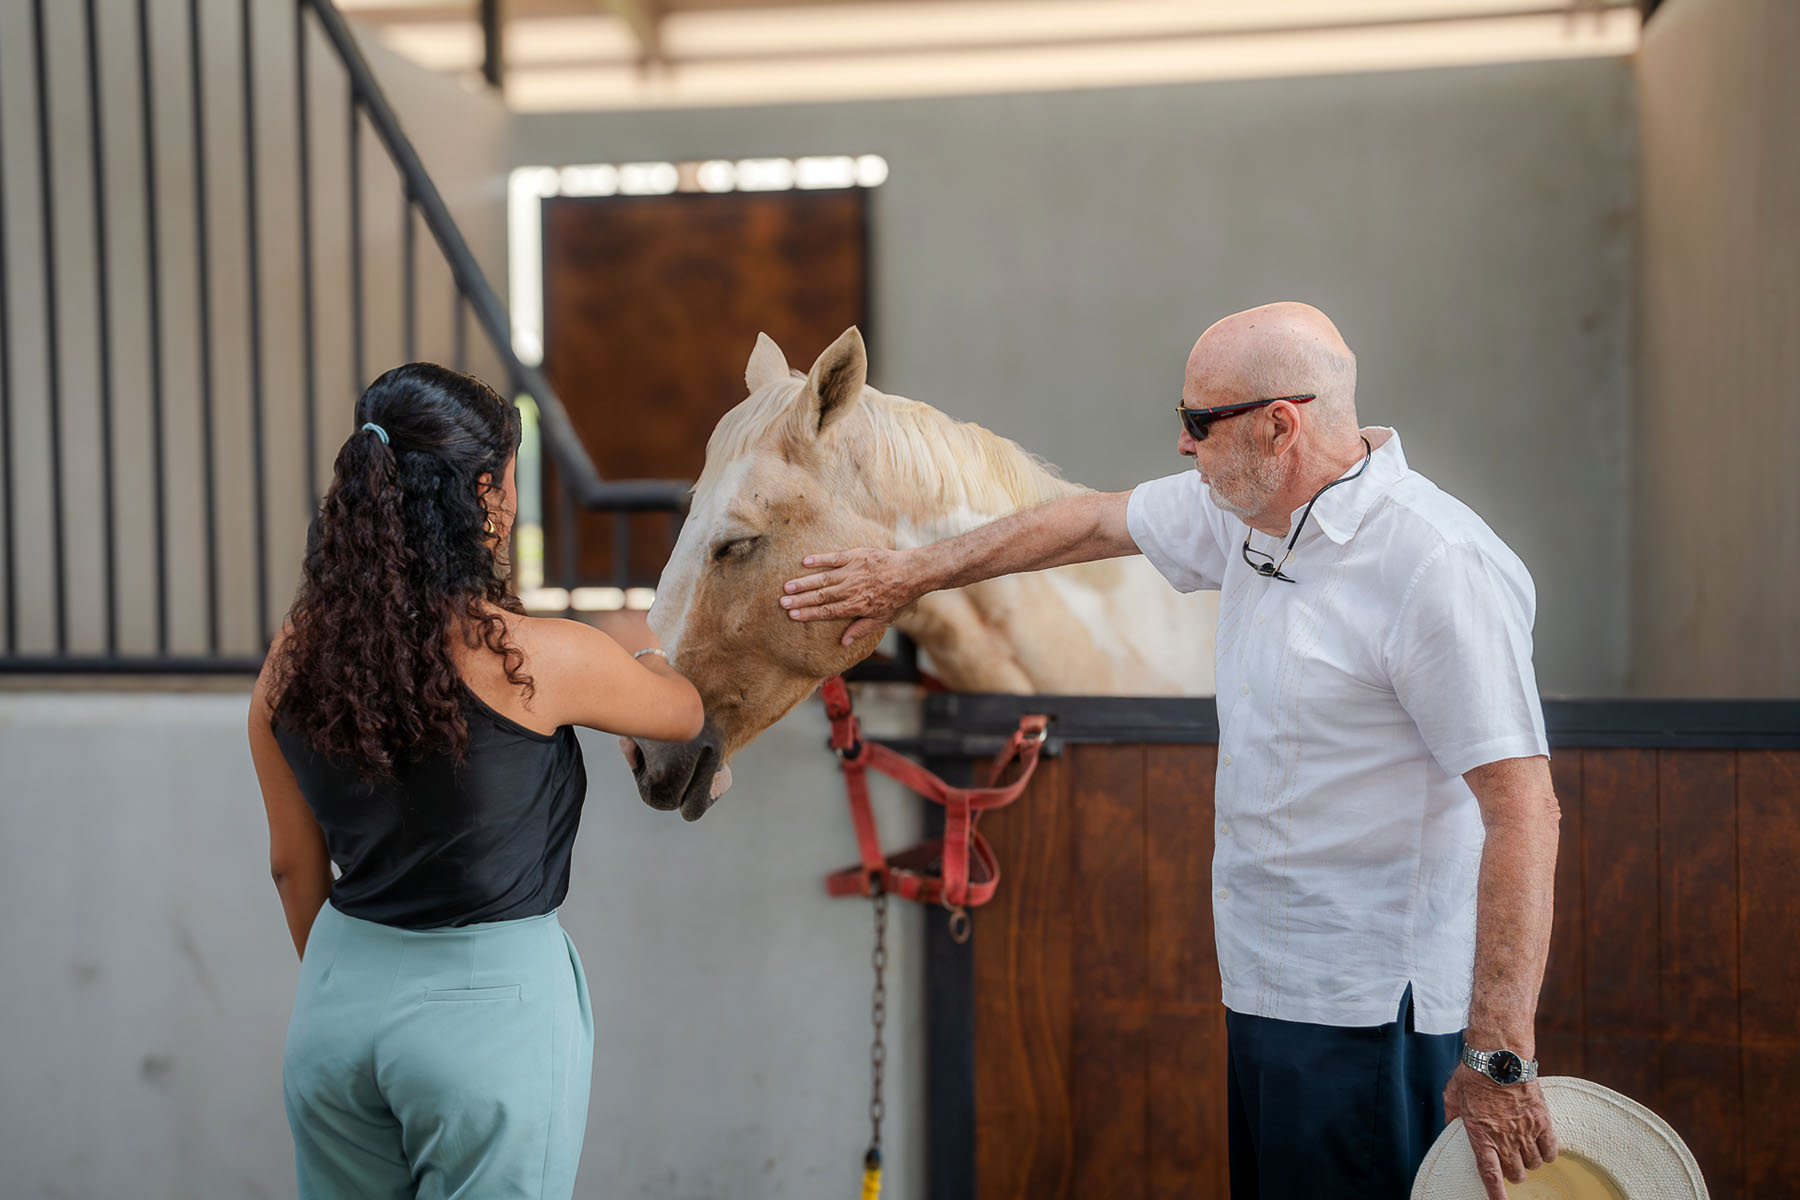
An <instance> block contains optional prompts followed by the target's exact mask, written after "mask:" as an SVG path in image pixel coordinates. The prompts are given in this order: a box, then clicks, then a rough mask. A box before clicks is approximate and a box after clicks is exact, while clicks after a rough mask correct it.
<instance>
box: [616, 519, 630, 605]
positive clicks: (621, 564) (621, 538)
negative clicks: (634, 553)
mask: <svg viewBox="0 0 1800 1200" xmlns="http://www.w3.org/2000/svg"><path fill="white" fill-rule="evenodd" d="M612 527H613V537H612V542H613V545H612V551H613V569H612V577H613V586H614V587H619V588H628V587H630V586H631V514H630V513H629V512H627V511H625V510H624V509H622V508H618V509H614V510H613V515H612Z"/></svg>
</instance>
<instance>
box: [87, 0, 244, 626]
mask: <svg viewBox="0 0 1800 1200" xmlns="http://www.w3.org/2000/svg"><path fill="white" fill-rule="evenodd" d="M88 2H89V3H90V4H91V3H92V2H93V0H88ZM238 12H239V13H240V15H241V19H240V21H239V22H238V45H239V48H240V56H241V58H242V59H243V63H242V67H243V72H242V79H243V87H244V240H245V243H246V245H245V250H246V251H248V254H247V256H246V263H245V265H246V267H247V268H248V274H249V285H250V306H249V308H250V311H249V314H248V315H249V320H250V462H251V470H252V473H253V477H252V479H251V481H250V489H251V494H252V496H253V497H254V500H253V507H254V508H255V521H256V534H255V545H256V588H255V595H256V637H257V645H259V646H262V647H266V646H268V644H269V640H270V639H269V499H268V492H269V485H268V478H267V476H268V471H267V469H266V467H267V463H266V461H265V459H266V457H267V449H266V448H265V446H264V440H263V340H262V227H261V225H260V224H259V223H258V221H257V187H256V143H257V128H256V89H255V87H253V86H252V83H251V66H252V64H253V63H254V62H255V59H256V48H255V45H254V38H253V34H254V29H253V28H252V26H251V24H250V0H239V4H238Z"/></svg>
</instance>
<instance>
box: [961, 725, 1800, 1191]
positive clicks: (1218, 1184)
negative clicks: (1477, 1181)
mask: <svg viewBox="0 0 1800 1200" xmlns="http://www.w3.org/2000/svg"><path fill="white" fill-rule="evenodd" d="M1215 753H1216V752H1215V750H1214V748H1213V747H1211V746H1148V747H1144V746H1123V745H1121V746H1077V747H1073V748H1072V749H1071V750H1070V751H1069V753H1068V756H1067V757H1065V758H1063V759H1061V760H1051V761H1050V762H1049V763H1048V764H1047V765H1046V767H1045V768H1044V770H1045V772H1046V774H1045V775H1043V776H1041V777H1040V779H1039V781H1038V782H1037V783H1036V784H1035V785H1034V788H1033V793H1032V794H1030V795H1027V796H1026V797H1023V798H1022V799H1021V800H1020V802H1019V804H1018V805H1015V806H1014V808H1013V809H1011V810H1007V811H1006V812H1005V813H1002V814H996V816H995V818H992V819H991V821H990V824H991V828H992V829H993V831H994V832H995V835H996V838H997V840H996V846H997V847H998V848H999V850H1000V854H1001V859H1002V869H1003V871H1005V872H1006V876H1005V881H1004V882H1003V883H1002V884H1001V888H1000V895H999V897H998V898H997V899H996V901H995V903H994V906H993V907H991V908H990V909H988V910H986V911H985V912H983V913H982V914H980V915H979V916H978V918H977V946H978V950H977V961H978V968H977V979H978V982H977V991H978V1032H977V1054H978V1057H979V1058H980V1060H981V1065H980V1066H979V1067H978V1071H977V1080H978V1106H979V1107H978V1112H979V1114H980V1115H979V1117H978V1122H979V1130H980V1136H981V1139H982V1144H981V1148H980V1162H981V1168H980V1169H981V1172H982V1174H981V1177H980V1193H979V1194H980V1195H981V1196H982V1197H984V1198H985V1200H999V1198H1001V1197H1005V1198H1007V1200H1012V1198H1014V1197H1031V1198H1033V1200H1035V1198H1036V1197H1039V1196H1043V1197H1070V1198H1072V1200H1079V1198H1081V1197H1086V1196H1101V1197H1106V1198H1108V1200H1111V1198H1112V1197H1121V1198H1135V1197H1146V1196H1147V1197H1177V1196H1178V1197H1212V1196H1223V1195H1225V1190H1226V1187H1227V1182H1226V1179H1227V1164H1226V1146H1225V1108H1224V1105H1225V1079H1224V1075H1225V1038H1224V1014H1223V1009H1222V1008H1221V1007H1220V1005H1219V1001H1218V996H1219V993H1218V966H1217V960H1216V958H1215V956H1214V948H1213V940H1212V922H1211V905H1210V902H1209V900H1208V897H1209V896H1210V894H1211V854H1212V844H1213V840H1214V839H1215V838H1216V837H1219V836H1229V834H1225V833H1221V831H1220V830H1219V829H1218V826H1217V823H1216V820H1215V818H1214V816H1213V812H1212V780H1213V766H1214V756H1215ZM1551 769H1552V776H1553V779H1554V782H1555V786H1556V789H1557V795H1558V797H1559V799H1560V800H1561V803H1562V808H1563V823H1562V839H1561V844H1560V847H1559V851H1558V866H1557V885H1556V887H1557V911H1556V918H1555V927H1554V929H1553V932H1552V943H1551V954H1550V962H1549V966H1548V970H1547V971H1546V974H1545V981H1544V991H1543V994H1542V998H1541V1002H1540V1006H1539V1039H1538V1044H1539V1056H1540V1058H1542V1059H1543V1060H1544V1066H1545V1070H1546V1072H1547V1073H1549V1074H1554V1075H1579V1076H1584V1077H1586V1078H1590V1079H1594V1080H1597V1081H1598V1082H1601V1083H1604V1084H1607V1085H1608V1086H1610V1087H1614V1088H1617V1089H1618V1090H1619V1091H1622V1092H1624V1093H1625V1094H1627V1095H1629V1096H1632V1097H1634V1098H1636V1099H1638V1100H1641V1101H1643V1102H1644V1103H1646V1104H1648V1105H1650V1106H1651V1107H1652V1108H1654V1109H1656V1110H1657V1111H1658V1112H1660V1113H1661V1114H1662V1115H1663V1116H1664V1117H1665V1118H1666V1119H1667V1120H1668V1121H1669V1123H1670V1124H1671V1125H1672V1126H1673V1127H1674V1128H1675V1129H1676V1131H1677V1132H1678V1133H1680V1134H1681V1136H1682V1137H1683V1139H1684V1140H1685V1141H1686V1142H1687V1143H1688V1145H1689V1147H1690V1148H1691V1149H1692V1150H1693V1151H1694V1154H1695V1157H1696V1158H1697V1159H1698V1160H1699V1162H1700V1164H1701V1168H1702V1170H1703V1171H1704V1172H1705V1174H1706V1178H1707V1182H1708V1185H1709V1187H1710V1188H1711V1191H1712V1194H1713V1196H1714V1197H1715V1200H1736V1198H1739V1197H1752V1198H1756V1200H1763V1198H1768V1200H1774V1198H1775V1197H1782V1198H1784V1200H1786V1198H1791V1197H1794V1196H1800V1100H1796V1099H1795V1097H1794V1093H1793V1086H1792V1085H1793V1080H1794V1079H1796V1078H1800V900H1797V899H1796V898H1795V895H1796V891H1795V888H1794V879H1795V878H1796V876H1797V875H1800V752H1795V751H1754V752H1753V751H1696V750H1662V751H1657V750H1621V749H1585V750H1562V751H1559V752H1558V753H1557V755H1556V756H1555V758H1553V760H1552V764H1551ZM1040 796H1041V797H1042V800H1040V799H1039V797H1040ZM1052 796H1053V797H1054V799H1053V800H1052V799H1051V797H1052ZM990 988H993V989H1001V990H1002V991H1003V994H1002V995H1000V996H999V997H998V998H995V997H990V996H989V995H987V994H986V993H987V991H988V990H989V989H990ZM1015 1025H1016V1026H1019V1027H1018V1028H1014V1026H1015ZM1059 1088H1060V1089H1061V1092H1060V1094H1059V1093H1058V1092H1057V1089H1059ZM990 1110H991V1111H990ZM1002 1139H1004V1144H1001V1140H1002Z"/></svg>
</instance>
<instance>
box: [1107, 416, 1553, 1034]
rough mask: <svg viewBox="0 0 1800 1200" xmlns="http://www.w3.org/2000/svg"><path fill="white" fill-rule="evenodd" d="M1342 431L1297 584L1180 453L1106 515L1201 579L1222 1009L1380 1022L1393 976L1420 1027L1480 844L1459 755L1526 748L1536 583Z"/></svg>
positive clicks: (1457, 515)
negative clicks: (1214, 756)
mask: <svg viewBox="0 0 1800 1200" xmlns="http://www.w3.org/2000/svg"><path fill="white" fill-rule="evenodd" d="M1363 436H1365V437H1367V438H1368V439H1369V441H1370V443H1371V444H1372V445H1373V446H1374V452H1373V454H1372V456H1371V457H1370V461H1369V464H1368V468H1367V470H1365V471H1364V472H1363V474H1362V475H1361V476H1360V477H1358V478H1356V479H1352V480H1349V481H1348V482H1345V483H1342V484H1339V485H1338V486H1336V487H1333V488H1331V489H1329V490H1328V491H1326V492H1325V493H1324V494H1323V495H1321V496H1320V497H1319V499H1318V503H1317V504H1316V505H1314V507H1313V510H1312V514H1311V516H1310V517H1309V518H1308V520H1307V522H1306V526H1305V528H1304V529H1303V530H1302V532H1301V535H1300V540H1299V541H1298V542H1297V543H1296V544H1295V546H1294V554H1293V557H1292V558H1290V559H1288V561H1287V565H1286V566H1285V567H1284V568H1283V572H1284V573H1285V574H1287V575H1289V576H1292V577H1293V579H1295V580H1296V581H1297V582H1294V583H1288V582H1284V581H1282V580H1277V579H1271V578H1268V577H1266V576H1263V575H1259V574H1258V573H1257V572H1256V571H1254V570H1253V569H1252V568H1251V567H1250V565H1249V564H1248V563H1246V562H1245V560H1244V557H1243V554H1242V550H1241V548H1242V546H1243V543H1244V538H1245V536H1246V535H1248V536H1249V538H1250V545H1251V548H1252V549H1253V550H1261V551H1264V552H1265V553H1267V554H1269V555H1272V556H1273V558H1274V559H1275V561H1277V562H1279V561H1280V560H1281V558H1282V556H1283V555H1284V554H1285V553H1286V547H1287V537H1285V536H1284V537H1282V538H1274V537H1271V536H1269V535H1267V534H1263V533H1257V532H1253V531H1252V530H1251V529H1250V528H1249V527H1248V526H1247V525H1246V524H1245V523H1244V522H1243V521H1242V520H1240V519H1239V518H1237V517H1235V516H1232V515H1231V514H1229V513H1226V512H1225V511H1223V510H1222V509H1220V508H1219V507H1218V505H1217V504H1215V503H1214V502H1213V499H1212V494H1211V489H1210V488H1208V487H1207V485H1206V484H1205V483H1203V482H1202V481H1201V479H1200V473H1199V472H1198V471H1193V470H1189V471H1184V472H1182V473H1181V474H1179V475H1171V476H1169V477H1168V478H1166V479H1157V480H1152V481H1150V482H1148V483H1144V484H1141V485H1139V486H1138V487H1137V488H1136V489H1135V490H1134V491H1133V492H1132V494H1131V499H1130V502H1129V505H1128V507H1127V512H1126V523H1127V527H1128V529H1129V530H1130V533H1131V537H1132V540H1133V541H1135V542H1136V543H1137V545H1138V548H1139V549H1140V550H1141V551H1143V553H1144V555H1145V556H1146V557H1147V558H1148V559H1149V560H1150V562H1151V563H1152V564H1154V565H1155V567H1156V569H1157V570H1158V571H1160V572H1162V574H1163V576H1164V577H1165V578H1167V579H1168V581H1169V582H1170V583H1171V584H1173V585H1174V586H1175V587H1176V588H1178V589H1180V590H1181V591H1184V592H1191V591H1198V590H1201V589H1205V588H1218V589H1220V593H1221V594H1220V598H1219V630H1218V638H1217V643H1216V644H1217V652H1216V653H1217V678H1218V706H1219V766H1218V778H1217V787H1216V791H1215V799H1214V810H1215V813H1216V818H1215V820H1216V826H1215V829H1214V845H1215V849H1214V852H1213V878H1212V907H1213V927H1214V931H1215V938H1216V941H1217V943H1218V952H1219V974H1220V978H1221V981H1222V983H1223V987H1224V1000H1225V1005H1226V1007H1228V1008H1230V1009H1232V1010H1233V1011H1235V1012H1240V1013H1246V1014H1251V1015H1254V1016H1261V1017H1274V1018H1278V1019H1281V1020H1287V1021H1306V1022H1311V1023H1314V1024H1322V1025H1337V1026H1349V1027H1353V1026H1369V1025H1380V1024H1384V1023H1386V1022H1388V1021H1392V1020H1393V1019H1394V1014H1395V1012H1396V1010H1397V1009H1398V1007H1399V1004H1400V998H1401V995H1402V993H1403V992H1404V991H1405V989H1406V986H1407V984H1409V983H1410V984H1412V986H1413V1004H1414V1022H1415V1026H1416V1028H1417V1029H1418V1030H1419V1032H1421V1033H1454V1032H1457V1031H1459V1030H1461V1029H1462V1028H1463V1026H1464V1024H1465V1023H1466V1021H1467V1019H1468V1009H1469V997H1470V991H1471V986H1472V980H1473V973H1474V959H1475V889H1476V875H1477V870H1478V867H1479V865H1480V859H1481V848H1482V841H1483V827H1482V822H1481V813H1480V809H1479V808H1478V806H1477V805H1476V802H1475V797H1474V794H1473V793H1472V792H1471V791H1470V790H1469V787H1468V785H1467V784H1466V783H1464V782H1463V780H1462V775H1463V773H1464V772H1465V771H1468V770H1471V769H1472V768H1474V767H1478V766H1481V765H1483V764H1484V763H1490V762H1496V761H1499V760H1501V759H1507V758H1522V757H1528V756H1531V755H1539V754H1547V753H1548V752H1549V751H1548V745H1547V742H1546V740H1545V736H1544V718H1543V709H1542V706H1541V705H1540V703H1539V701H1538V692H1537V680H1536V676H1535V674H1534V672H1533V670H1532V664H1531V628H1532V622H1533V619H1534V616H1535V611H1536V604H1537V601H1536V594H1535V590H1534V589H1533V587H1532V583H1531V576H1530V575H1529V574H1528V573H1527V572H1526V570H1525V566H1524V564H1523V563H1521V562H1520V561H1519V559H1518V556H1517V555H1515V554H1514V553H1513V552H1512V551H1511V550H1510V549H1508V548H1507V546H1506V544H1505V543H1504V542H1502V541H1501V540H1500V538H1499V537H1498V536H1497V535H1496V534H1495V533H1494V532H1493V530H1491V529H1489V528H1488V527H1487V525H1486V524H1485V523H1484V522H1483V521H1482V520H1481V518H1480V517H1478V516H1476V515H1475V514H1474V513H1473V512H1472V511H1470V509H1469V508H1468V507H1467V506H1466V505H1464V504H1462V503H1461V502H1460V501H1458V500H1457V499H1455V498H1454V497H1452V496H1449V495H1447V494H1445V493H1444V492H1442V491H1439V490H1438V488H1437V487H1436V486H1435V485H1433V484H1432V483H1431V481H1430V480H1428V479H1426V478H1425V477H1424V476H1422V475H1420V474H1418V473H1417V472H1416V471H1413V470H1411V469H1409V468H1408V467H1407V465H1406V456H1405V455H1404V453H1403V452H1402V451H1401V448H1400V438H1399V435H1398V434H1396V433H1395V432H1394V431H1393V430H1391V429H1380V428H1376V429H1365V430H1363ZM1361 465H1362V464H1361V462H1360V461H1359V462H1358V464H1357V466H1361ZM1356 469H1357V468H1356V467H1352V468H1351V469H1350V470H1349V471H1346V472H1345V475H1346V476H1349V475H1351V474H1353V473H1354V472H1355V471H1356ZM1300 511H1301V510H1299V509H1296V510H1295V511H1294V514H1293V520H1294V521H1296V522H1297V521H1298V520H1299V519H1300ZM1291 528H1292V526H1290V529H1291ZM1259 561H1260V560H1259Z"/></svg>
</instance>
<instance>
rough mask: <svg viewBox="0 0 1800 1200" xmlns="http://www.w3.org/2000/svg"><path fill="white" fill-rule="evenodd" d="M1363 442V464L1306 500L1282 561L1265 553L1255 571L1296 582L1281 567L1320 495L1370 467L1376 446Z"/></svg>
mask: <svg viewBox="0 0 1800 1200" xmlns="http://www.w3.org/2000/svg"><path fill="white" fill-rule="evenodd" d="M1362 444H1363V460H1362V465H1361V466H1359V467H1357V468H1356V470H1354V471H1352V472H1351V473H1350V474H1348V475H1344V476H1341V477H1339V478H1337V479H1334V480H1332V481H1331V482H1330V483H1328V484H1326V485H1325V486H1324V487H1322V488H1320V489H1319V490H1318V491H1316V492H1314V493H1313V495H1312V499H1311V500H1308V501H1307V502H1306V508H1305V509H1304V510H1303V511H1302V512H1301V513H1300V519H1299V521H1297V522H1295V524H1294V536H1292V537H1290V538H1289V539H1288V544H1287V553H1285V554H1283V555H1282V556H1281V561H1280V562H1276V561H1275V557H1274V555H1264V557H1265V558H1267V559H1268V560H1269V561H1268V562H1266V563H1261V564H1256V565H1253V568H1252V569H1253V570H1255V572H1256V573H1257V574H1258V575H1261V576H1264V577H1265V578H1269V579H1283V580H1286V581H1287V582H1288V583H1293V582H1295V580H1293V579H1291V578H1289V577H1288V576H1286V575H1283V574H1282V573H1281V568H1283V567H1285V566H1287V561H1288V559H1290V558H1292V557H1294V547H1295V546H1296V545H1298V544H1299V542H1300V534H1301V531H1302V530H1304V529H1305V528H1306V518H1308V517H1310V516H1312V510H1313V505H1315V504H1317V503H1318V502H1319V497H1320V496H1323V495H1324V494H1325V493H1326V492H1329V491H1330V490H1331V489H1332V488H1334V487H1336V486H1337V485H1338V484H1340V483H1349V482H1350V481H1351V480H1352V479H1355V478H1356V477H1357V476H1359V475H1361V474H1362V473H1363V472H1364V471H1366V470H1368V469H1369V461H1370V460H1371V459H1373V458H1374V457H1375V447H1374V446H1371V445H1370V444H1369V439H1368V438H1363V439H1362ZM1256 553H1258V554H1262V553H1263V552H1262V551H1261V550H1258V551H1256ZM1244 557H1245V560H1246V561H1248V559H1249V557H1250V535H1249V534H1248V533H1246V534H1245V535H1244Z"/></svg>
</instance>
